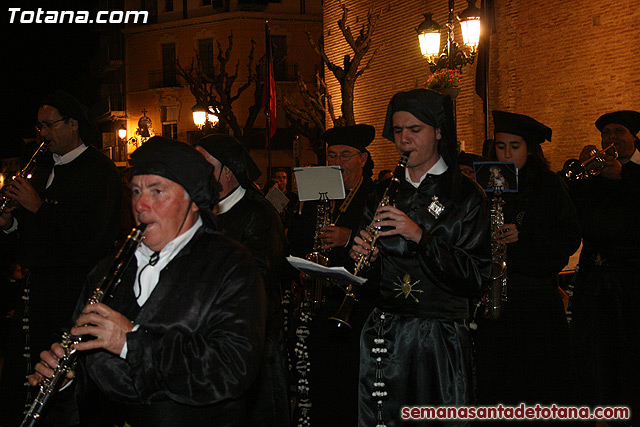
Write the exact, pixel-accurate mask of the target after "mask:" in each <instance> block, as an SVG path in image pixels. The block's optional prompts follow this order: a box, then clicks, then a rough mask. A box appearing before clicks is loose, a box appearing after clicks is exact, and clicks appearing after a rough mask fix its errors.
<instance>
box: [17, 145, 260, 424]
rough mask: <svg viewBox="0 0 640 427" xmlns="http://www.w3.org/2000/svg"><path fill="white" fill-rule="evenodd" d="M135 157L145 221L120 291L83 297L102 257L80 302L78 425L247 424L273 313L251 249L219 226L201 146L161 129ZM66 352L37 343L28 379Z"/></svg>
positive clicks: (137, 198) (135, 189)
mask: <svg viewBox="0 0 640 427" xmlns="http://www.w3.org/2000/svg"><path fill="white" fill-rule="evenodd" d="M131 161H132V172H131V173H132V179H131V188H132V210H133V214H134V218H135V221H136V223H137V224H140V223H145V224H147V225H146V230H145V232H144V240H143V242H142V244H141V245H140V246H139V247H138V248H137V250H136V251H135V256H134V257H133V259H132V260H131V262H130V263H129V265H128V267H127V268H126V269H125V270H124V272H123V273H122V283H120V284H119V285H118V287H117V288H116V289H115V291H114V292H113V298H112V299H111V300H110V301H109V302H107V303H96V304H92V305H86V306H85V304H86V301H87V296H88V295H91V294H92V293H93V292H94V289H95V286H96V284H97V283H99V279H100V278H101V277H102V276H103V275H104V274H106V272H107V271H109V266H110V264H111V262H112V260H111V259H105V260H104V261H103V262H101V263H100V264H99V265H98V266H97V267H96V268H95V269H94V270H93V271H92V272H91V274H90V275H89V277H88V280H87V285H86V287H85V290H84V292H83V295H82V297H81V298H80V300H79V301H78V305H77V307H76V313H75V316H76V317H74V318H75V326H74V327H73V328H72V329H71V333H72V334H74V335H78V336H82V335H89V336H93V337H95V339H93V340H84V341H83V342H81V343H79V344H76V345H75V348H76V350H77V351H78V352H79V353H80V355H79V358H78V365H77V367H76V369H75V372H72V373H71V374H69V375H68V377H73V376H74V374H75V377H76V378H75V381H74V383H75V390H73V389H72V390H69V392H74V393H75V396H76V398H77V403H78V408H79V411H80V412H79V415H80V425H91V426H110V427H111V426H114V425H118V426H122V425H124V424H125V422H126V423H128V424H130V425H132V426H211V425H224V426H227V425H229V426H231V425H234V426H235V425H247V424H246V423H245V415H246V410H247V406H246V405H247V404H249V403H248V402H247V401H246V396H245V395H246V392H247V389H248V387H249V385H250V384H251V383H252V382H253V380H254V379H255V376H256V374H257V372H258V368H259V366H260V361H261V355H262V345H263V340H264V324H265V313H266V302H265V295H264V289H263V283H262V280H261V278H260V275H259V272H258V270H257V268H256V265H255V263H254V260H253V257H252V256H251V254H250V253H249V252H248V251H247V250H246V248H244V247H242V246H241V245H240V244H238V243H237V242H234V241H232V240H231V239H229V238H227V237H225V236H223V235H221V234H220V233H218V232H216V231H215V226H214V219H213V214H212V208H213V204H214V203H215V201H214V195H213V192H212V186H211V185H210V182H211V181H210V178H211V176H212V167H211V165H210V164H209V163H207V161H206V160H205V159H204V158H203V157H202V156H201V155H200V154H199V153H198V152H197V151H196V150H195V149H194V148H192V147H190V146H189V145H187V144H185V143H181V142H178V141H174V140H169V139H166V138H161V137H154V138H152V139H150V140H149V141H147V142H146V143H145V144H143V145H142V146H141V147H140V148H138V149H137V150H136V151H135V152H134V153H133V154H132V155H131ZM62 354H63V353H62V352H61V347H60V346H59V345H58V344H54V345H53V346H52V347H51V350H50V351H45V352H42V354H41V362H40V363H38V364H37V365H36V373H35V374H33V375H31V376H30V377H29V381H30V382H31V383H32V384H36V383H38V382H40V381H41V380H42V378H43V377H49V376H51V375H52V369H53V368H55V367H56V365H57V359H56V356H57V357H60V356H61V355H62ZM71 386H73V384H71ZM71 386H70V388H71ZM64 392H66V390H63V391H62V393H64Z"/></svg>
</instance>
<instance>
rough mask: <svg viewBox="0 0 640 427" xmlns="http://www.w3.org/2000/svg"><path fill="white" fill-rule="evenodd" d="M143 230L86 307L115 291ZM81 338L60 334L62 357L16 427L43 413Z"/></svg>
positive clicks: (73, 360)
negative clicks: (63, 353)
mask: <svg viewBox="0 0 640 427" xmlns="http://www.w3.org/2000/svg"><path fill="white" fill-rule="evenodd" d="M145 228H147V224H145V223H141V224H140V225H138V226H137V227H135V228H134V229H133V230H131V233H130V234H129V236H128V237H127V239H126V240H125V242H124V243H123V244H122V247H121V248H120V250H119V251H118V253H117V255H116V256H115V258H114V260H113V262H112V263H111V266H110V268H109V271H108V272H107V274H106V275H105V276H104V277H103V278H102V279H101V280H100V283H99V284H98V286H97V287H96V288H95V290H94V291H93V293H92V294H91V296H90V297H89V299H88V300H87V304H97V303H99V302H103V301H104V299H105V298H108V297H110V296H112V295H113V292H114V291H115V289H116V287H117V286H118V285H119V284H120V280H121V279H122V273H123V272H124V270H125V269H126V268H127V265H129V262H130V261H131V260H132V259H133V256H134V254H135V252H136V249H137V248H138V246H139V245H140V243H141V242H142V240H143V238H144V235H143V234H144V230H145ZM82 339H83V338H82V337H77V336H74V335H71V333H70V332H68V331H67V332H65V333H63V334H62V342H61V343H60V345H61V346H62V348H63V350H64V352H65V355H64V356H63V357H61V358H60V359H59V360H58V367H57V368H55V369H54V371H53V376H52V377H51V378H46V379H45V380H44V381H43V382H42V385H41V386H40V391H39V392H38V395H37V396H36V398H35V399H34V401H33V403H32V404H31V406H30V407H29V410H28V411H27V414H26V415H25V417H24V419H23V420H22V424H20V427H33V426H34V425H35V424H36V423H37V422H38V420H40V418H41V417H42V411H43V410H44V408H45V406H46V405H47V402H48V401H49V398H50V397H51V396H52V395H53V394H54V393H55V392H56V391H57V390H58V387H59V386H60V385H61V382H62V380H64V378H65V376H66V374H67V372H69V371H71V370H72V369H73V367H74V365H75V363H76V357H77V352H76V349H75V347H74V345H75V344H77V343H79V342H80V341H82Z"/></svg>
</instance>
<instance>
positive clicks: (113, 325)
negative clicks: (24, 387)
mask: <svg viewBox="0 0 640 427" xmlns="http://www.w3.org/2000/svg"><path fill="white" fill-rule="evenodd" d="M132 330H133V324H132V323H131V322H130V321H129V319H127V318H126V317H125V316H123V315H122V314H120V313H119V312H117V311H115V310H113V309H111V308H109V307H108V306H106V305H105V304H102V303H96V304H87V305H86V306H85V307H84V309H83V310H82V312H81V313H80V316H78V318H77V319H76V326H74V327H73V328H71V331H70V332H71V334H72V335H75V336H85V335H86V336H92V337H94V339H91V340H84V341H82V342H79V343H77V344H75V345H74V348H75V349H76V350H77V351H85V350H94V349H99V348H102V349H104V350H106V351H109V352H111V353H113V354H115V355H118V356H119V355H120V353H121V352H122V348H123V347H124V344H125V342H126V340H127V338H126V335H127V333H128V332H131V331H132ZM64 355H65V351H64V349H63V348H62V346H61V345H60V344H59V343H54V344H53V345H52V346H51V348H50V349H49V350H45V351H43V352H42V353H40V362H38V363H37V364H36V366H35V372H34V373H33V374H32V375H29V377H28V380H29V384H31V385H32V386H37V385H39V384H40V383H42V381H43V380H44V378H51V377H52V376H53V373H54V369H55V368H56V367H57V366H58V360H59V359H60V358H62V357H64ZM66 377H67V380H70V379H72V378H73V377H74V372H73V371H70V372H69V373H67V375H66Z"/></svg>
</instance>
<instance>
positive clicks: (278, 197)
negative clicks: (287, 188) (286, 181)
mask: <svg viewBox="0 0 640 427" xmlns="http://www.w3.org/2000/svg"><path fill="white" fill-rule="evenodd" d="M264 197H265V199H267V200H268V201H270V202H271V204H272V205H273V207H274V208H276V210H277V211H278V213H280V212H282V210H283V209H284V208H285V207H286V206H287V204H289V198H288V197H287V196H285V194H284V193H283V192H282V191H280V189H279V188H278V186H277V185H274V186H273V187H271V189H270V190H269V192H268V193H267V195H266V196H264Z"/></svg>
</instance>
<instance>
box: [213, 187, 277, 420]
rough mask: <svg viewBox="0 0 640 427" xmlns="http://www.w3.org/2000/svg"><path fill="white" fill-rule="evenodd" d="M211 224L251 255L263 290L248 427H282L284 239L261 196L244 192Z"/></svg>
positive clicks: (269, 205)
mask: <svg viewBox="0 0 640 427" xmlns="http://www.w3.org/2000/svg"><path fill="white" fill-rule="evenodd" d="M216 224H217V225H218V230H219V231H220V232H221V233H222V234H224V235H225V236H227V237H230V238H232V239H234V240H235V241H237V242H240V243H242V244H243V245H244V246H246V247H247V248H248V249H249V251H251V254H252V255H253V257H254V259H255V261H256V264H257V266H258V269H259V270H260V273H261V274H262V277H263V279H264V281H265V287H266V291H267V303H268V304H267V308H268V309H267V324H266V328H267V331H266V341H265V350H264V356H263V363H262V366H261V368H260V373H259V375H258V379H257V380H256V383H255V384H254V385H253V386H252V387H251V390H250V392H249V395H248V400H249V402H250V406H249V408H248V409H249V419H248V423H249V424H250V425H260V426H264V427H268V426H274V427H275V426H282V425H286V424H287V423H288V421H289V397H288V395H289V391H288V381H287V368H286V357H285V348H284V335H283V329H282V327H283V323H282V322H283V315H282V304H281V301H282V292H281V289H280V284H281V274H282V272H283V270H284V267H285V262H286V261H285V258H284V251H285V246H286V238H285V236H284V231H283V229H282V223H281V222H280V217H279V216H278V213H277V212H276V210H275V209H274V207H273V205H272V204H271V203H270V202H269V201H267V199H265V198H264V196H263V195H262V194H261V193H258V192H257V191H254V190H251V189H249V190H247V191H246V193H245V194H244V196H243V197H242V198H241V199H240V200H239V201H238V202H237V203H236V204H235V205H233V207H231V209H229V210H228V211H226V212H225V213H222V214H218V215H217V216H216Z"/></svg>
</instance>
